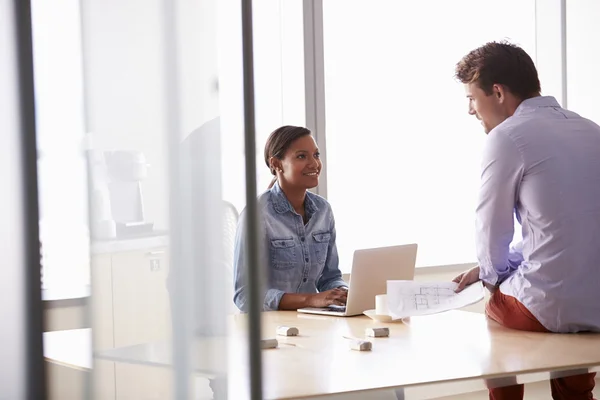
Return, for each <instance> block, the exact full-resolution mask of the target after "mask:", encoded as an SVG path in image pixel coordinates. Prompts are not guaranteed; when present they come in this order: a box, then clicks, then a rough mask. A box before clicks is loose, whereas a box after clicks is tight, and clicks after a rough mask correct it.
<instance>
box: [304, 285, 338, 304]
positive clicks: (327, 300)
mask: <svg viewBox="0 0 600 400" xmlns="http://www.w3.org/2000/svg"><path fill="white" fill-rule="evenodd" d="M347 296H348V291H347V290H345V289H341V288H335V289H331V290H327V291H325V292H321V293H315V294H313V295H311V296H310V297H309V298H308V304H307V305H308V307H318V308H321V307H328V306H331V305H335V306H345V305H346V297H347Z"/></svg>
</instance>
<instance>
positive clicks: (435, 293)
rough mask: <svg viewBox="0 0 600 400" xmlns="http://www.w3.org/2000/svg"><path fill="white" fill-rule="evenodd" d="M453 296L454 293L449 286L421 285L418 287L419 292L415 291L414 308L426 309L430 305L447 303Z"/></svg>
mask: <svg viewBox="0 0 600 400" xmlns="http://www.w3.org/2000/svg"><path fill="white" fill-rule="evenodd" d="M454 296H456V293H455V292H454V290H453V289H452V288H449V287H440V286H438V285H431V286H421V287H419V293H415V308H416V309H417V310H427V309H429V308H430V307H431V306H439V305H440V304H444V303H447V302H448V301H450V300H451V299H452V297H454Z"/></svg>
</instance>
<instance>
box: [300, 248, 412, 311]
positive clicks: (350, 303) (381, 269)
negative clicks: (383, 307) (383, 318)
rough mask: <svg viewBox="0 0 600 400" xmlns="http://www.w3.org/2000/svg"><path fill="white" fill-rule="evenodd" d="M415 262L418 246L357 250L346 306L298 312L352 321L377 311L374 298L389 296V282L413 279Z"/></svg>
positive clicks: (302, 309)
mask: <svg viewBox="0 0 600 400" xmlns="http://www.w3.org/2000/svg"><path fill="white" fill-rule="evenodd" d="M416 258H417V245H416V244H406V245H402V246H391V247H379V248H376V249H364V250H356V251H355V252H354V259H353V261H352V272H351V274H350V282H349V285H348V298H347V300H346V306H345V307H340V306H329V307H324V308H300V309H298V312H300V313H308V314H324V315H334V316H339V317H351V316H354V315H360V314H362V313H363V312H364V311H366V310H371V309H374V308H375V296H376V295H378V294H385V293H386V292H387V281H388V280H413V279H414V276H415V261H416Z"/></svg>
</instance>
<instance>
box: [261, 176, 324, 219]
mask: <svg viewBox="0 0 600 400" xmlns="http://www.w3.org/2000/svg"><path fill="white" fill-rule="evenodd" d="M271 201H272V202H273V207H274V208H275V211H277V212H278V213H279V214H283V213H284V212H286V211H292V212H294V213H295V212H296V211H294V208H293V207H292V205H291V204H290V202H289V201H288V199H287V197H285V193H283V190H281V186H279V182H275V184H274V185H273V187H272V188H271ZM304 210H305V211H306V214H308V216H311V215H313V214H314V213H316V212H317V211H319V207H317V204H316V203H315V201H314V200H313V198H312V193H310V192H306V197H305V199H304Z"/></svg>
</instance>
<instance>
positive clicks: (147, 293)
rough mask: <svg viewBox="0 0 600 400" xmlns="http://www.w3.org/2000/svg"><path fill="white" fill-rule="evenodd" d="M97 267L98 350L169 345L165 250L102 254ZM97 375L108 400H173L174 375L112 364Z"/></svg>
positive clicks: (104, 364) (106, 364) (96, 259)
mask: <svg viewBox="0 0 600 400" xmlns="http://www.w3.org/2000/svg"><path fill="white" fill-rule="evenodd" d="M92 266H93V271H92V274H93V275H92V278H93V279H92V282H93V283H92V285H93V290H94V291H93V297H92V303H93V318H94V325H93V329H94V335H95V349H96V350H101V349H105V348H110V347H122V346H129V345H135V344H140V343H147V342H154V341H162V340H168V339H169V337H170V330H171V320H170V305H169V296H168V292H167V287H166V279H167V276H168V273H169V259H168V254H167V250H166V248H165V247H152V248H145V249H138V250H127V251H120V252H113V253H106V254H98V255H95V256H94V257H93V263H92ZM94 369H95V371H94V377H95V378H96V375H97V376H98V379H95V381H96V382H97V384H95V387H96V389H95V393H102V397H101V398H102V399H104V398H106V399H116V400H155V399H170V398H171V397H172V394H171V393H172V390H171V370H170V369H167V368H160V367H148V366H140V365H134V364H127V363H120V362H117V363H112V362H107V361H98V362H97V364H96V365H95V368H94ZM109 376H112V381H111V380H110V378H109ZM111 388H112V392H111Z"/></svg>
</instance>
